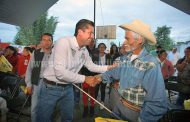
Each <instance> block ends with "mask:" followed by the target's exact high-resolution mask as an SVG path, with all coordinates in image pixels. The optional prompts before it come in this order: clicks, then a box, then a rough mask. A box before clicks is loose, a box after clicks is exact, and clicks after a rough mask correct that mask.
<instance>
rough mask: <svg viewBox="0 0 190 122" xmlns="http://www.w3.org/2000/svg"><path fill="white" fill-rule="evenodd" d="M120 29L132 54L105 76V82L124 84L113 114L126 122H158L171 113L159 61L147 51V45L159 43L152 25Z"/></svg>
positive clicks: (116, 93)
mask: <svg viewBox="0 0 190 122" xmlns="http://www.w3.org/2000/svg"><path fill="white" fill-rule="evenodd" d="M120 27H121V28H123V29H124V30H125V42H126V45H125V46H126V50H128V51H127V52H128V54H127V55H126V56H125V58H124V60H123V61H122V62H121V63H120V66H119V67H117V68H115V69H113V70H111V71H107V72H106V73H104V74H102V76H101V79H102V82H104V83H110V82H112V81H114V80H119V81H120V82H119V88H118V90H116V92H115V97H116V98H115V99H114V100H115V103H116V104H115V106H114V108H113V112H114V113H116V114H117V115H118V116H120V117H121V118H122V119H123V120H128V121H132V122H136V121H141V122H156V121H158V120H159V119H160V118H161V117H162V116H163V115H164V114H165V113H166V112H167V110H168V106H167V97H166V93H165V86H164V80H163V77H162V73H161V69H160V64H159V61H158V60H157V59H156V58H155V57H154V56H152V55H150V54H149V53H148V52H147V51H146V49H145V48H144V44H145V43H146V42H147V43H148V44H151V45H154V44H156V39H155V37H154V34H153V33H152V32H151V31H150V28H149V26H148V25H146V24H144V23H143V22H141V21H139V20H134V21H133V22H132V23H130V24H124V25H121V26H120ZM145 39H146V40H145Z"/></svg>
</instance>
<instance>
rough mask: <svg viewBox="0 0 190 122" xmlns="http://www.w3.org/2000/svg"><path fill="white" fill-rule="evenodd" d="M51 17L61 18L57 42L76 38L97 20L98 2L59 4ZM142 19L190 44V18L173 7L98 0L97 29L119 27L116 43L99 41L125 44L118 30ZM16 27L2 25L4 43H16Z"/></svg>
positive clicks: (154, 0)
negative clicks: (82, 23)
mask: <svg viewBox="0 0 190 122" xmlns="http://www.w3.org/2000/svg"><path fill="white" fill-rule="evenodd" d="M48 13H49V16H54V17H57V18H58V22H59V23H58V25H57V28H56V31H55V33H54V40H57V39H59V38H61V37H64V36H71V35H73V34H74V29H75V25H76V23H77V22H78V21H79V20H80V19H90V20H93V19H94V0H59V1H58V2H57V3H56V4H54V5H53V6H52V7H51V8H50V9H49V10H48ZM134 19H140V20H142V21H144V22H145V23H147V24H149V25H150V26H151V27H152V31H153V32H155V31H156V29H157V27H161V26H164V25H166V26H168V27H172V29H171V34H170V37H171V38H172V39H173V40H174V41H175V42H178V41H180V42H184V41H189V40H190V15H188V14H186V13H184V12H182V11H180V10H178V9H176V8H174V7H171V6H169V5H168V4H166V3H163V2H161V1H160V0H96V26H103V25H116V26H117V28H116V32H117V33H116V39H113V40H99V41H98V42H99V43H100V42H104V43H106V44H109V43H110V42H114V43H116V44H117V45H118V44H119V42H120V43H122V42H123V40H124V31H123V30H122V29H121V28H119V27H118V26H119V25H121V24H124V23H130V22H131V21H132V20H134ZM16 33H17V30H16V26H13V25H9V24H4V23H0V39H1V40H2V42H12V41H13V39H14V37H15V35H16Z"/></svg>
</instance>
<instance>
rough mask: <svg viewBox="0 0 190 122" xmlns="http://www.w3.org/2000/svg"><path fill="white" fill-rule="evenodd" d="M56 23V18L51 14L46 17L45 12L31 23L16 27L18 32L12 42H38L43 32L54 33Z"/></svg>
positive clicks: (24, 43)
mask: <svg viewBox="0 0 190 122" xmlns="http://www.w3.org/2000/svg"><path fill="white" fill-rule="evenodd" d="M57 23H58V21H57V18H56V17H53V16H51V17H50V18H48V14H47V12H46V13H44V14H43V15H42V16H40V17H39V18H38V19H37V20H36V21H35V22H34V23H33V24H32V25H30V26H27V27H17V30H18V32H17V34H16V36H15V39H14V40H15V41H14V42H15V44H19V45H31V44H38V43H39V42H40V38H41V35H42V34H43V33H51V34H52V35H53V34H54V32H55V29H56V26H57Z"/></svg>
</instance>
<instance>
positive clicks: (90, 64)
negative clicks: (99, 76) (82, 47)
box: [84, 52, 108, 73]
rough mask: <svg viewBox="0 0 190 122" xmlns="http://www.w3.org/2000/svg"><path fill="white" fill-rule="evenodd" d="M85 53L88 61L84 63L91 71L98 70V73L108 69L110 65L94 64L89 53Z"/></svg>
mask: <svg viewBox="0 0 190 122" xmlns="http://www.w3.org/2000/svg"><path fill="white" fill-rule="evenodd" d="M85 55H86V61H85V64H84V65H85V67H86V68H87V69H88V70H89V71H91V72H96V73H104V72H106V71H107V67H108V66H107V65H105V66H101V65H97V64H94V63H93V62H92V59H91V57H90V56H89V53H88V52H86V53H85Z"/></svg>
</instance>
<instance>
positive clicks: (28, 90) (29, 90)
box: [25, 87, 33, 95]
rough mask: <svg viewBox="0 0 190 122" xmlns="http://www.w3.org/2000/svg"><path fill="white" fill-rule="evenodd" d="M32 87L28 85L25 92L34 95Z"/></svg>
mask: <svg viewBox="0 0 190 122" xmlns="http://www.w3.org/2000/svg"><path fill="white" fill-rule="evenodd" d="M32 91H33V90H32V87H26V93H25V94H28V95H32Z"/></svg>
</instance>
